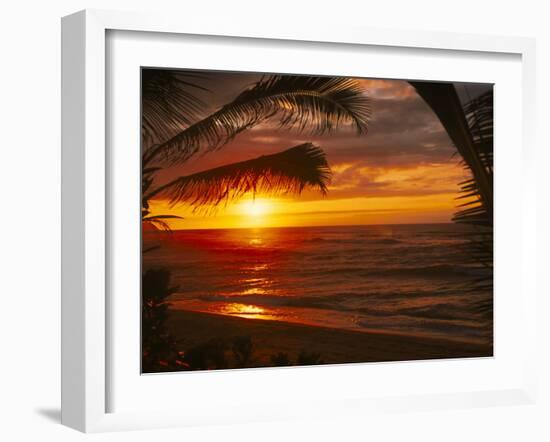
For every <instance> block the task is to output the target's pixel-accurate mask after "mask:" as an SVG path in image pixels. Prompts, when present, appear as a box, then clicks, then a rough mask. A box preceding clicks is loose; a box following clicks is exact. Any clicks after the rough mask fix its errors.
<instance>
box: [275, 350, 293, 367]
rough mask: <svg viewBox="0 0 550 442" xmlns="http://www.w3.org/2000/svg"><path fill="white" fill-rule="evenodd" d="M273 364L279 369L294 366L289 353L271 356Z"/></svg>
mask: <svg viewBox="0 0 550 442" xmlns="http://www.w3.org/2000/svg"><path fill="white" fill-rule="evenodd" d="M270 359H271V363H272V364H273V365H275V366H277V367H285V366H288V365H292V363H291V362H290V358H289V357H288V353H283V352H279V353H277V354H276V355H273V356H271V358H270Z"/></svg>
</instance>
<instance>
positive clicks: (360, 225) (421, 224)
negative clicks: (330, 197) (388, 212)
mask: <svg viewBox="0 0 550 442" xmlns="http://www.w3.org/2000/svg"><path fill="white" fill-rule="evenodd" d="M443 224H444V225H446V224H453V225H458V224H457V223H455V222H452V221H448V222H437V223H434V222H431V223H385V224H380V223H377V224H327V225H314V226H252V227H205V228H189V229H170V231H164V230H159V229H157V230H146V231H145V232H154V233H168V234H169V233H171V232H182V231H190V230H251V229H256V230H257V229H300V228H315V227H367V226H369V227H378V226H435V225H443ZM143 232H144V230H143V229H142V233H143Z"/></svg>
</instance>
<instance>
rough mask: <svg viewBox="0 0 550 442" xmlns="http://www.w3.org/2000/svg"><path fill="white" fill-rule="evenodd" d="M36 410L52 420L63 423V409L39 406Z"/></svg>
mask: <svg viewBox="0 0 550 442" xmlns="http://www.w3.org/2000/svg"><path fill="white" fill-rule="evenodd" d="M34 411H35V413H36V414H38V415H40V416H42V417H43V418H45V419H47V420H49V421H50V422H54V423H56V424H60V423H61V409H59V408H37V409H35V410H34Z"/></svg>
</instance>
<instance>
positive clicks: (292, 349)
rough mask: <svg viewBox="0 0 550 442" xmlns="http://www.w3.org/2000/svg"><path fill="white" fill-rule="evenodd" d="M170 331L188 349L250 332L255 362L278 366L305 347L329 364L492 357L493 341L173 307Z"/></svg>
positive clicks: (248, 334)
mask: <svg viewBox="0 0 550 442" xmlns="http://www.w3.org/2000/svg"><path fill="white" fill-rule="evenodd" d="M168 326H169V328H170V331H171V332H172V333H173V334H174V335H175V336H176V337H177V338H178V339H181V340H182V350H184V349H185V348H189V347H192V346H195V345H199V344H202V343H204V342H206V341H208V340H210V339H219V338H222V339H225V340H231V339H232V338H234V337H236V336H249V337H250V338H251V339H252V342H253V362H252V363H250V364H249V366H250V367H262V366H272V365H273V364H272V363H271V362H270V360H271V359H270V358H271V357H272V356H273V355H275V354H278V353H280V352H282V353H286V354H287V355H288V356H289V359H290V360H291V361H295V360H296V358H297V355H298V354H299V353H300V352H301V351H303V350H305V351H307V352H310V353H312V352H315V353H319V354H320V359H321V360H322V362H323V363H325V364H336V363H352V362H383V361H407V360H420V359H441V358H469V357H490V356H492V355H493V347H492V345H481V344H474V343H469V342H460V341H456V340H444V339H434V338H427V337H420V336H404V335H397V334H388V333H378V332H363V331H351V330H340V329H333V328H324V327H314V326H310V325H301V324H294V323H292V324H291V323H287V322H279V321H268V320H261V319H248V318H240V317H230V316H225V315H215V314H210V313H199V312H190V311H184V310H171V311H170V319H169V322H168Z"/></svg>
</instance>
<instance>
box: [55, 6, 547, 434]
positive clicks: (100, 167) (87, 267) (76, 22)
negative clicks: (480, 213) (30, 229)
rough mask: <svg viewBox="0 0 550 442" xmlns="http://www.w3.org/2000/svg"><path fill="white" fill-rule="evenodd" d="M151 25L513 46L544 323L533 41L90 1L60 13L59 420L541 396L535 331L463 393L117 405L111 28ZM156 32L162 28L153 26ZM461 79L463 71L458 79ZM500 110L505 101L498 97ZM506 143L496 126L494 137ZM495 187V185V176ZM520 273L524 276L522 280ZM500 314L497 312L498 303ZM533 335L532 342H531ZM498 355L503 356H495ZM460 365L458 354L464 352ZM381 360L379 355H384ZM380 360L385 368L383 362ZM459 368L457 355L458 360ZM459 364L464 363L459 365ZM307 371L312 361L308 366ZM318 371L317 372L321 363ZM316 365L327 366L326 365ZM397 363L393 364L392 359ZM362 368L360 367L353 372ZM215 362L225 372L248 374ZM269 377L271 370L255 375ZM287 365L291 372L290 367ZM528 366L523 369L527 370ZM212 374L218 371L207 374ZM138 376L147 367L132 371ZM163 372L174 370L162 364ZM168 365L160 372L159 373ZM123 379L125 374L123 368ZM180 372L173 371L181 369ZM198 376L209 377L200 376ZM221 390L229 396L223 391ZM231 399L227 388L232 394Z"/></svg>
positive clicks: (181, 419) (254, 413) (524, 236)
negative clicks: (500, 376)
mask: <svg viewBox="0 0 550 442" xmlns="http://www.w3.org/2000/svg"><path fill="white" fill-rule="evenodd" d="M112 31H116V32H134V31H139V32H152V33H161V35H172V36H173V35H179V36H183V37H185V36H186V35H189V36H217V37H222V38H223V37H235V38H242V39H262V40H263V39H269V40H270V41H273V42H277V41H284V42H286V44H293V42H296V44H298V43H299V42H313V43H326V44H332V43H336V44H338V45H340V46H339V47H341V48H345V47H346V45H349V46H354V47H356V46H371V47H372V46H375V47H378V48H382V49H383V48H388V49H390V48H396V47H397V48H402V49H403V50H404V51H406V50H415V49H426V50H431V51H440V52H441V53H442V54H443V53H445V52H447V53H448V52H457V53H458V52H468V53H472V54H476V56H477V57H480V58H483V56H484V54H509V55H514V56H516V57H520V64H521V99H520V101H521V111H520V112H521V120H519V121H520V123H519V124H520V132H521V160H522V163H523V175H522V177H523V190H522V193H521V199H522V207H523V209H524V210H523V211H522V214H521V241H520V242H518V247H519V248H518V250H517V251H518V254H517V260H518V263H519V264H520V265H521V297H520V298H519V301H518V302H519V303H520V304H521V305H518V309H521V311H522V313H523V315H521V316H519V318H518V321H517V323H516V326H521V327H522V329H523V332H524V334H525V335H526V336H532V335H533V334H534V333H535V332H534V330H535V318H536V312H535V304H536V286H535V283H534V281H535V276H534V272H535V270H534V269H535V268H536V266H535V265H533V264H534V260H535V255H536V254H535V252H534V251H535V245H536V241H535V236H534V235H535V228H534V226H535V223H536V214H535V209H534V208H535V192H534V189H535V178H534V175H533V174H530V173H529V171H530V170H531V168H532V167H533V163H534V155H535V143H534V136H533V133H534V131H533V124H534V123H533V121H534V118H533V114H534V109H535V67H534V63H535V46H534V41H533V40H531V39H525V38H516V37H498V38H497V37H490V36H476V35H463V34H460V35H457V34H446V33H437V34H436V33H426V32H416V31H403V32H399V33H395V32H390V31H385V30H376V29H368V28H364V29H363V28H360V29H358V28H349V27H346V26H336V25H335V26H331V27H327V26H323V27H319V28H317V27H313V26H302V27H300V28H294V27H291V26H288V27H285V25H284V24H280V23H278V24H277V25H276V26H270V25H269V24H268V23H267V24H266V23H261V24H254V23H235V22H231V23H229V22H216V21H210V20H204V19H200V18H197V19H196V20H187V21H186V23H185V25H182V24H180V22H179V20H178V19H177V17H170V16H154V15H151V14H141V13H123V12H112V11H99V10H91V11H90V10H86V11H81V12H78V13H76V14H73V15H70V16H68V17H65V18H63V21H62V54H63V60H62V122H63V129H62V143H63V147H62V423H63V424H65V425H67V426H70V427H72V428H75V429H78V430H80V431H84V432H97V431H111V430H123V429H138V428H157V427H168V426H185V425H197V424H208V423H219V422H249V421H254V420H266V419H270V420H271V419H283V418H286V417H291V416H292V417H311V416H336V415H362V414H365V413H369V412H372V411H374V410H377V411H380V410H383V411H387V412H395V411H402V410H411V411H412V410H419V409H432V408H434V409H435V408H456V407H470V406H487V405H501V404H521V403H532V402H533V401H534V400H535V399H534V398H535V396H536V382H535V374H534V372H535V369H536V367H535V362H534V361H535V357H534V352H535V348H534V342H535V339H526V340H525V341H524V348H523V350H524V351H523V353H522V354H521V355H518V358H519V360H518V363H519V365H521V373H520V374H518V376H516V377H515V378H514V380H513V382H512V381H510V383H503V384H502V387H501V388H496V387H491V388H489V389H484V388H482V387H476V389H474V390H470V391H469V390H467V389H464V391H461V392H445V389H444V387H441V388H442V390H441V389H440V390H438V391H430V392H426V393H425V394H418V392H417V393H414V394H411V393H403V394H400V393H399V392H397V393H396V392H389V391H388V392H387V394H384V393H383V392H382V394H378V395H377V396H376V397H372V396H371V397H368V396H366V395H363V396H361V394H359V395H358V396H353V397H346V396H342V397H338V396H337V393H333V394H332V395H331V394H327V396H326V397H324V398H322V397H316V398H312V399H309V400H307V401H305V402H304V403H301V404H296V405H295V406H293V407H292V408H290V407H286V406H283V405H281V403H278V404H274V405H273V406H269V407H268V406H266V405H265V404H260V403H259V402H258V405H257V406H255V405H254V399H253V398H254V396H253V395H249V397H247V398H243V399H241V402H240V403H239V401H237V403H236V404H233V405H234V409H233V411H226V412H224V411H223V410H222V409H221V408H220V409H219V410H217V411H216V410H211V411H210V412H209V411H207V410H208V408H207V407H203V408H201V407H200V406H199V407H196V409H195V410H186V409H182V408H179V409H178V408H177V407H172V408H170V407H168V408H164V409H151V410H145V409H140V410H130V411H127V410H122V411H117V410H115V411H113V410H112V407H111V406H110V404H109V394H110V392H111V391H112V389H113V388H114V387H115V386H114V385H113V382H112V376H110V373H111V370H112V363H113V362H112V361H113V360H114V356H113V354H112V351H111V350H112V349H111V346H110V339H109V327H112V321H113V320H116V317H113V316H112V312H111V311H110V306H111V304H110V302H109V299H108V293H107V289H108V287H109V277H110V275H109V272H110V269H109V267H108V265H109V259H110V257H109V250H110V249H109V247H108V245H109V244H110V241H112V238H111V237H110V235H112V234H113V232H116V231H117V230H116V229H111V228H109V226H110V223H111V222H112V219H111V216H112V214H111V206H110V205H109V203H110V198H111V197H110V195H109V191H110V187H109V185H108V181H109V179H111V178H110V176H109V173H108V170H109V164H108V162H109V155H108V150H107V149H108V145H107V140H108V133H107V130H106V121H107V119H108V118H109V109H108V106H107V103H108V100H107V93H108V92H109V89H108V86H109V85H108V81H107V76H106V72H107V70H106V68H107V64H108V62H109V60H108V59H107V57H108V55H109V51H108V45H107V40H106V39H107V34H108V33H109V32H112ZM156 35H158V34H156ZM460 79H461V78H457V80H460ZM497 112H498V108H497ZM497 143H498V137H497ZM497 189H498V187H497ZM518 283H519V282H518ZM496 321H498V313H497V318H496ZM530 343H532V344H530ZM497 356H498V355H497ZM458 364H459V363H458ZM362 367H364V366H363V365H355V366H354V367H351V368H350V366H345V367H344V366H342V367H338V366H332V367H329V368H326V367H323V368H321V367H313V368H311V367H310V368H301V369H290V370H297V371H296V373H297V375H298V374H299V370H302V371H301V372H300V373H303V376H304V378H303V379H305V378H311V377H315V376H312V374H314V373H325V374H327V375H328V374H329V371H328V370H330V376H338V373H341V374H340V376H348V375H350V376H355V375H357V372H358V371H360V370H363V368H362ZM379 367H380V366H379ZM384 367H388V365H386V366H382V369H386V368H384ZM449 367H450V365H449ZM462 368H463V367H460V366H459V365H456V367H455V369H462ZM303 370H309V371H306V372H304V371H303ZM316 370H317V371H316ZM318 370H325V371H323V372H319V371H318ZM387 370H389V368H388V369H387ZM352 372H354V373H355V374H354V373H352ZM242 373H243V371H241V372H240V374H239V375H231V374H230V373H215V374H214V375H215V376H218V379H221V378H220V376H240V377H241V378H242V377H243V375H242ZM254 373H255V374H254V377H256V378H257V382H265V379H266V376H268V375H269V374H268V375H266V374H265V373H267V372H262V373H264V374H260V375H257V374H256V373H258V372H254ZM286 373H289V371H288V370H286ZM518 373H519V372H518ZM210 374H211V373H210ZM133 375H139V373H133ZM165 376H166V375H165ZM160 377H161V376H158V378H160ZM119 378H120V377H119ZM173 379H174V378H173ZM195 382H197V383H200V382H202V381H201V378H200V377H198V376H197V377H195ZM222 399H223V398H222ZM226 399H227V398H226Z"/></svg>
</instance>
